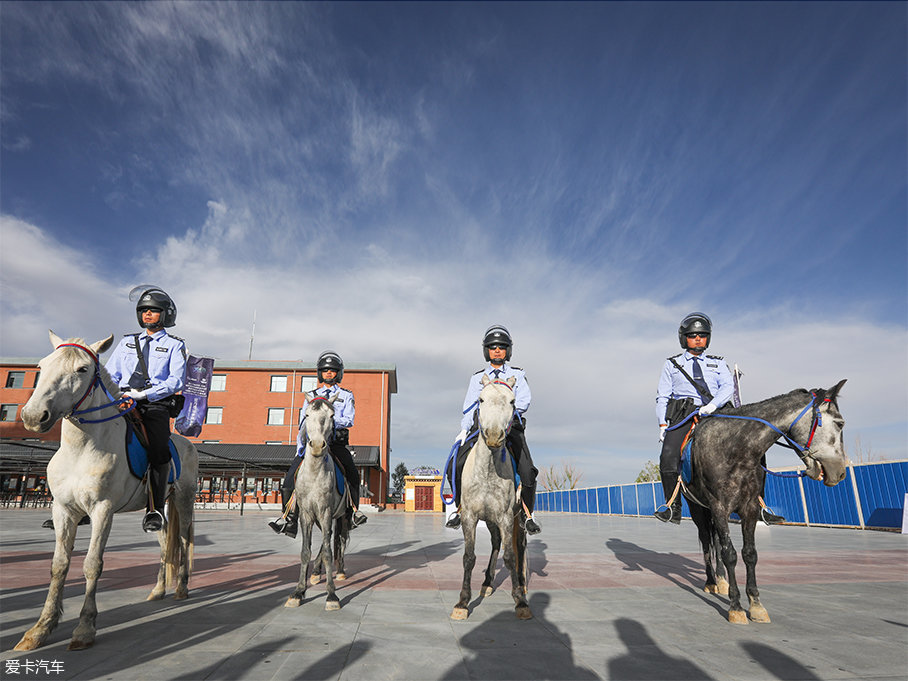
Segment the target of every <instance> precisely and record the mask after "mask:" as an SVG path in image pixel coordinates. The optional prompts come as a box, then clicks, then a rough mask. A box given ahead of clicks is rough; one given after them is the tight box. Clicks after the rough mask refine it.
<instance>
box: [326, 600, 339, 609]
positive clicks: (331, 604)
mask: <svg viewBox="0 0 908 681" xmlns="http://www.w3.org/2000/svg"><path fill="white" fill-rule="evenodd" d="M340 609H341V604H340V601H338V600H333V601H328V602H327V603H325V610H332V611H333V610H340Z"/></svg>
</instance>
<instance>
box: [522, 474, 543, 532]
mask: <svg viewBox="0 0 908 681" xmlns="http://www.w3.org/2000/svg"><path fill="white" fill-rule="evenodd" d="M520 500H521V501H522V502H523V506H524V508H525V509H526V516H527V517H526V520H525V521H524V524H523V526H524V528H526V531H527V534H539V533H540V532H542V528H541V527H540V526H539V523H537V522H536V520H535V519H534V518H533V508H535V506H536V485H533V486H532V487H524V486H523V485H521V487H520Z"/></svg>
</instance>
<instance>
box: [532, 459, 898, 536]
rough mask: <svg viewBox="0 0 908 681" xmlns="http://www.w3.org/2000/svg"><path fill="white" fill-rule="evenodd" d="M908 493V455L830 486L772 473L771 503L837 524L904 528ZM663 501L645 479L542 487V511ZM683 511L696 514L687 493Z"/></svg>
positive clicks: (641, 507) (623, 511)
mask: <svg viewBox="0 0 908 681" xmlns="http://www.w3.org/2000/svg"><path fill="white" fill-rule="evenodd" d="M906 493H908V460H904V461H887V462H882V463H867V464H854V465H851V466H849V467H848V475H847V477H846V479H845V480H843V481H842V482H840V483H839V484H838V485H836V486H835V487H827V486H826V485H824V484H823V483H821V482H817V481H815V480H811V479H810V478H782V477H778V476H773V475H767V476H766V489H765V490H764V495H763V496H764V499H765V501H766V504H767V506H769V507H770V508H772V510H773V511H775V512H776V513H779V514H781V515H783V516H784V517H785V520H786V521H787V522H789V523H795V524H802V525H830V526H835V527H861V528H884V529H885V528H898V527H901V526H902V512H903V510H902V509H903V506H904V503H905V494H906ZM661 503H663V495H662V485H661V484H660V483H654V482H639V483H632V484H629V485H609V486H606V487H589V488H584V489H579V490H577V489H574V490H559V491H551V492H539V493H537V495H536V505H537V508H539V510H541V511H554V512H571V513H600V514H605V515H629V516H649V515H652V514H653V512H654V511H655V510H656V507H657V506H658V505H659V504H661ZM682 510H683V517H685V518H690V509H689V508H688V506H687V500H686V499H685V500H684V502H683V504H682Z"/></svg>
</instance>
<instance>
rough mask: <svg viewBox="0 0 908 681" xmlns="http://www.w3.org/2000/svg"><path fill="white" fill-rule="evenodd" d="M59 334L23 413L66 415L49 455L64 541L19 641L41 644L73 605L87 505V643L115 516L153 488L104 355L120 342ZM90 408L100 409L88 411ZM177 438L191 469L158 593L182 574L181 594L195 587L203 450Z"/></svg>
mask: <svg viewBox="0 0 908 681" xmlns="http://www.w3.org/2000/svg"><path fill="white" fill-rule="evenodd" d="M50 340H51V343H52V344H53V346H54V348H55V349H54V351H53V352H52V353H51V354H49V355H48V356H47V357H45V358H44V359H42V360H41V361H40V362H39V363H38V366H39V367H40V368H41V375H40V378H39V379H38V385H36V386H35V391H34V393H32V396H31V397H30V398H29V400H28V402H27V403H26V404H25V407H23V409H22V421H23V423H24V424H25V427H26V428H28V429H29V430H33V431H35V432H38V433H46V432H47V431H48V430H50V429H51V427H52V426H53V425H54V424H55V423H56V422H57V421H59V420H60V419H61V418H62V419H63V426H62V429H61V432H60V449H58V450H57V452H56V453H55V454H54V456H53V458H52V459H51V460H50V463H48V464H47V482H48V486H49V487H50V490H51V492H53V495H54V503H53V516H54V531H55V532H56V544H55V546H54V557H53V562H52V563H51V581H50V588H49V589H48V593H47V600H46V601H45V603H44V609H43V610H42V611H41V616H40V618H39V619H38V622H37V623H36V624H35V626H33V627H32V628H31V629H29V630H28V631H27V632H26V634H25V635H24V636H23V637H22V640H21V641H19V643H18V644H17V645H16V650H33V649H35V648H37V647H38V646H40V645H42V644H43V643H44V642H45V640H46V639H47V636H48V635H49V634H50V632H51V631H52V630H53V629H54V627H56V626H57V622H58V621H59V618H60V613H61V612H62V611H63V605H62V603H63V584H64V582H65V581H66V573H67V572H68V571H69V564H70V559H71V557H72V551H73V544H74V542H75V539H76V526H77V524H78V523H79V520H80V519H81V518H82V517H83V516H85V515H88V516H90V517H91V542H90V544H89V546H88V552H87V553H86V555H85V563H84V566H83V568H82V570H83V572H84V573H85V602H84V604H83V606H82V612H81V613H80V614H79V624H78V626H77V627H76V629H75V631H74V632H73V637H72V641H71V642H70V644H69V648H70V650H79V649H82V648H88V647H89V646H91V645H92V644H93V643H94V641H95V621H96V619H97V616H98V608H97V604H96V601H95V592H96V590H97V588H98V578H99V577H100V576H101V568H102V567H103V565H104V547H105V546H106V545H107V538H108V535H109V534H110V528H111V525H112V523H113V516H114V514H115V513H121V512H126V511H138V510H141V509H144V508H145V503H146V500H147V498H148V493H147V489H148V488H147V485H145V484H143V481H141V480H139V479H137V478H136V477H135V476H134V475H132V474H131V473H130V472H129V463H128V462H127V460H126V447H125V445H124V443H125V439H126V437H125V436H126V425H125V423H124V421H123V419H122V418H117V405H118V404H119V399H114V401H110V400H109V399H108V397H107V395H110V396H111V397H114V398H120V396H121V395H120V390H119V389H118V388H117V387H116V386H115V385H112V383H111V380H110V376H109V375H108V373H107V371H105V370H104V367H102V366H101V363H100V361H99V359H98V355H99V354H100V353H102V352H104V351H105V350H107V349H108V348H109V347H110V345H111V343H112V342H113V336H108V337H107V338H105V339H104V340H102V341H98V342H97V343H92V344H91V345H89V344H87V343H86V342H85V341H84V340H82V339H80V338H73V339H70V340H68V341H63V340H61V339H60V338H59V337H58V336H57V335H55V334H54V332H53V331H51V332H50ZM105 393H107V395H106V394H105ZM80 408H81V411H79V409H80ZM87 411H91V412H93V414H96V416H93V417H91V418H90V419H81V418H79V417H78V415H79V414H81V413H85V412H87ZM108 416H109V418H108ZM172 438H173V442H174V444H175V445H176V448H177V450H178V451H179V454H180V460H181V462H182V473H181V475H180V479H179V480H178V481H177V482H176V484H175V485H174V486H173V488H172V490H171V493H170V498H169V500H168V522H167V529H166V533H165V532H164V531H161V532H158V533H157V535H158V541H159V543H160V545H161V564H160V569H159V570H158V581H157V584H155V587H154V589H152V591H151V593H150V594H149V595H148V599H147V600H150V601H152V600H159V599H161V598H163V597H164V593H165V587H166V585H167V584H168V583H176V593H175V596H174V597H175V598H177V599H184V598H187V597H188V596H189V590H188V582H189V576H190V574H191V572H192V551H193V536H192V512H193V503H194V501H195V495H196V479H197V478H198V467H199V464H198V454H197V453H196V450H195V447H194V446H193V445H192V443H191V442H190V441H189V440H187V439H186V438H184V437H182V436H180V435H173V436H172Z"/></svg>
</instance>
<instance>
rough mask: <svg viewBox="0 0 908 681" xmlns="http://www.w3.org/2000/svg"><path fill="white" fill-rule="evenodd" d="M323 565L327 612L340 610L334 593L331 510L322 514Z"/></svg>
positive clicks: (338, 601) (326, 510) (328, 509)
mask: <svg viewBox="0 0 908 681" xmlns="http://www.w3.org/2000/svg"><path fill="white" fill-rule="evenodd" d="M322 533H323V535H324V537H323V539H322V565H324V567H325V582H326V584H325V587H326V589H327V592H328V597H327V599H326V600H325V610H340V607H341V606H340V600H339V599H338V598H337V594H336V593H335V592H334V551H332V550H331V549H332V546H333V540H334V522H333V521H332V519H331V509H330V508H327V509H325V512H324V513H323V514H322Z"/></svg>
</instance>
